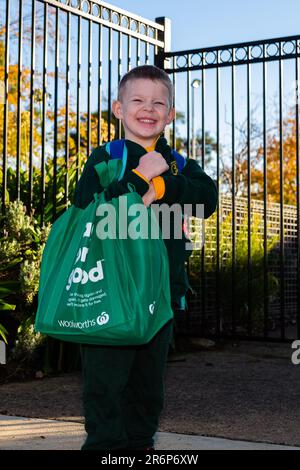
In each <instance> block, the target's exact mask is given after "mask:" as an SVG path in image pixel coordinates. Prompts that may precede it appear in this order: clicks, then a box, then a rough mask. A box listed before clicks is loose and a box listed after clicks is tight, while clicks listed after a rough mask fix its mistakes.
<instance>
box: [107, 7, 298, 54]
mask: <svg viewBox="0 0 300 470" xmlns="http://www.w3.org/2000/svg"><path fill="white" fill-rule="evenodd" d="M108 3H111V4H112V5H115V6H118V7H120V8H123V9H125V10H129V11H130V12H132V13H135V14H137V15H140V16H143V17H145V18H148V19H151V20H154V18H155V17H157V16H167V17H169V18H170V19H171V20H172V31H173V33H172V49H173V50H181V49H189V48H196V47H208V46H218V45H222V44H229V43H235V42H243V41H251V40H259V39H269V38H273V37H279V36H291V35H296V34H300V23H299V18H300V2H299V1H298V0H284V1H283V0H250V1H241V0H211V1H203V0H185V1H179V0H164V1H162V0H146V1H141V0H114V1H112V2H108Z"/></svg>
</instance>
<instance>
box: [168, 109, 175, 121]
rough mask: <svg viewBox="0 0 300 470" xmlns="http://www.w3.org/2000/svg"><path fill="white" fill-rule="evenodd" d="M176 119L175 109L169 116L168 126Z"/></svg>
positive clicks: (171, 110)
mask: <svg viewBox="0 0 300 470" xmlns="http://www.w3.org/2000/svg"><path fill="white" fill-rule="evenodd" d="M174 118H175V108H171V109H170V111H169V115H168V124H170V123H171V122H172V121H173V120H174Z"/></svg>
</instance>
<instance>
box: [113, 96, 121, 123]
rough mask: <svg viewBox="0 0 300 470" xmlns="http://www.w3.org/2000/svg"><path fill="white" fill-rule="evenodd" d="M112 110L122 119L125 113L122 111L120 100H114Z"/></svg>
mask: <svg viewBox="0 0 300 470" xmlns="http://www.w3.org/2000/svg"><path fill="white" fill-rule="evenodd" d="M112 112H113V113H114V115H115V117H116V118H117V119H122V117H123V113H122V105H121V103H120V101H118V100H114V101H113V104H112Z"/></svg>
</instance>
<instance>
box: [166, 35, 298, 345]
mask: <svg viewBox="0 0 300 470" xmlns="http://www.w3.org/2000/svg"><path fill="white" fill-rule="evenodd" d="M299 56H300V36H292V37H286V38H276V39H270V40H264V41H253V42H249V43H241V44H231V45H225V46H220V47H210V48H206V49H191V50H187V51H179V52H167V53H164V54H163V55H162V56H161V63H162V64H163V65H164V67H165V70H166V71H167V72H168V73H169V74H170V75H171V76H172V78H173V82H174V84H175V87H176V89H177V92H176V93H175V105H176V108H177V110H180V111H181V118H182V116H184V117H185V119H184V121H185V123H184V124H181V125H180V123H179V124H178V121H177V122H176V121H175V122H174V124H173V130H172V140H173V145H174V146H177V147H179V148H181V151H183V152H185V153H186V154H187V155H191V156H193V157H194V158H197V159H198V160H199V162H200V163H201V165H202V167H203V168H204V169H206V170H207V171H208V172H209V173H210V174H212V175H214V177H215V179H216V182H217V186H218V191H219V195H220V204H219V208H218V213H217V217H216V220H215V223H216V234H215V245H214V246H215V254H214V267H213V268H210V272H209V273H208V272H207V266H208V265H209V257H208V256H207V255H206V250H207V243H206V244H205V245H204V248H203V249H202V251H201V253H199V257H200V259H201V262H200V265H201V268H200V269H199V282H198V286H197V287H196V291H198V299H197V307H196V308H197V312H198V313H199V311H200V312H201V315H199V316H198V319H199V322H200V318H201V322H202V323H201V324H202V329H203V331H205V327H206V331H209V332H210V333H212V334H217V335H220V334H226V332H227V334H229V335H230V334H231V335H233V336H237V335H240V336H245V337H252V338H253V337H257V338H258V339H259V338H267V337H270V338H271V337H277V338H280V339H281V340H285V339H287V338H288V337H289V338H294V337H298V336H299V333H300V322H299V287H300V286H299V259H300V258H299V253H300V250H299V247H300V245H299V240H300V239H299V220H300V219H299V216H300V199H299V106H298V83H299ZM183 89H185V90H186V91H185V95H184V98H182V96H183V94H182V90H183ZM196 107H198V108H196ZM197 109H198V113H197ZM197 129H198V131H197ZM225 196H226V197H227V198H228V197H230V201H231V202H230V231H229V233H228V234H227V238H229V239H230V248H229V247H228V244H227V245H226V249H227V250H228V249H230V254H228V253H227V255H228V256H230V271H231V272H230V277H231V282H230V285H229V284H227V288H229V292H227V293H226V296H227V297H228V296H229V297H230V298H231V303H230V318H227V329H226V325H225V324H226V322H225V323H224V311H225V310H226V308H224V302H225V299H224V296H223V297H222V295H221V293H222V292H221V291H222V283H223V282H224V275H225V273H224V270H225V271H226V270H228V269H229V268H228V264H227V265H226V266H224V253H222V249H223V248H224V247H222V239H221V238H222V224H223V223H224V218H223V215H224V214H222V210H223V209H222V207H223V206H222V203H221V201H222V200H224V197H225ZM240 197H243V198H244V199H243V201H244V202H243V211H244V215H245V217H246V219H245V221H244V222H245V223H246V240H245V243H246V246H245V245H243V246H242V247H241V246H238V244H237V241H238V237H239V235H240V222H239V206H240V202H239V201H240ZM257 201H259V202H257ZM273 202H275V203H277V208H278V209H277V216H276V217H277V223H276V225H277V230H278V241H277V247H276V253H277V255H278V256H277V261H276V263H277V269H276V278H273V277H272V276H271V273H272V269H273V267H272V266H271V263H272V262H273V261H271V259H273V258H272V257H273V254H274V253H273V252H272V253H271V251H270V247H269V241H270V237H271V231H272V230H271V228H270V226H269V224H268V220H269V218H270V217H269V211H270V210H271V209H270V207H271V206H270V205H271V204H272V203H273ZM257 204H260V210H259V212H260V213H262V227H261V229H260V232H259V236H260V237H261V240H262V247H261V268H262V272H261V274H262V276H260V277H259V279H260V282H261V283H262V285H263V290H262V292H261V291H260V292H259V293H258V292H257V289H258V285H257V282H256V281H257V279H255V276H258V273H257V265H256V264H257V259H254V258H255V257H257V253H254V248H253V246H254V243H255V237H256V238H257V236H258V234H256V235H255V234H254V232H253V217H254V213H255V211H253V207H254V206H255V205H256V206H257ZM286 204H289V205H292V206H293V207H294V209H295V210H294V214H293V222H292V223H293V225H294V229H295V233H294V234H293V236H291V234H290V233H289V230H288V227H287V225H288V218H289V212H290V206H287V205H286ZM244 222H243V223H244ZM210 223H211V221H209V222H208V225H209V224H210ZM245 223H244V227H245ZM223 242H224V240H223ZM291 244H292V246H293V248H292V251H291V249H290V246H291ZM239 245H241V244H240V243H239ZM241 249H244V250H245V249H246V265H245V264H243V269H244V271H246V280H245V278H244V277H243V276H241V253H239V252H238V250H241ZM209 251H210V250H209ZM291 253H292V257H291ZM210 254H211V253H210ZM244 261H245V260H244ZM244 261H243V262H244ZM291 262H292V264H293V269H292V273H289V274H288V270H289V266H290V265H291ZM225 264H226V263H225ZM245 281H246V287H247V289H246V290H247V292H246V293H245V292H243V293H242V294H241V283H243V282H245ZM274 282H275V283H277V289H275V290H276V292H275V290H274ZM291 283H292V284H293V286H294V294H295V295H294V300H293V302H292V306H291V302H289V301H288V292H290V286H291ZM271 284H272V288H271ZM271 290H272V292H271ZM241 295H242V297H243V305H240V302H241V299H240V298H239V297H240V296H241ZM258 295H260V296H261V297H262V299H261V300H262V303H261V302H258V303H257V296H258ZM278 304H279V311H280V314H279V321H276V322H275V323H274V322H273V320H274V317H275V316H276V315H275V311H276V309H275V310H274V305H277V307H278ZM212 305H213V309H214V313H215V316H214V321H212V322H206V321H205V318H206V317H207V314H208V312H209V310H211V308H212ZM241 314H242V317H243V318H242V319H241ZM257 317H258V318H259V319H260V322H259V324H258V323H257V321H256V320H257ZM272 319H273V320H272ZM289 319H290V320H289ZM295 324H296V325H295ZM224 325H225V326H224Z"/></svg>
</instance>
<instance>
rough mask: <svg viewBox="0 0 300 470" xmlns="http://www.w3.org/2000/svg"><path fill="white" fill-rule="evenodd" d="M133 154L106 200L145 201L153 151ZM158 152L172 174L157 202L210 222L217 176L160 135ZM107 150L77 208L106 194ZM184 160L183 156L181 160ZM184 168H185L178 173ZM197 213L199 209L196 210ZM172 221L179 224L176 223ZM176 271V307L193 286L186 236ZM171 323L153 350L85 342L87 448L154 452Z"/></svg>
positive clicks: (78, 193)
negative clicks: (102, 176) (102, 170)
mask: <svg viewBox="0 0 300 470" xmlns="http://www.w3.org/2000/svg"><path fill="white" fill-rule="evenodd" d="M125 145H126V147H127V151H128V157H127V162H126V168H125V173H124V176H123V178H122V179H121V180H120V181H115V182H113V183H111V184H110V185H109V186H108V188H106V190H105V198H106V200H107V201H109V200H111V199H112V198H115V197H118V196H120V195H121V194H125V193H126V192H129V190H130V191H132V190H135V191H136V192H137V193H138V194H139V195H140V196H143V195H144V194H145V193H146V192H147V191H148V188H149V184H148V182H147V180H146V179H145V178H144V177H143V175H141V174H139V173H138V172H137V171H136V170H135V168H136V167H137V166H138V164H139V159H140V158H141V157H142V156H143V155H144V154H145V153H147V152H148V151H150V150H152V149H150V148H148V149H145V148H143V147H142V146H140V145H139V144H137V143H135V142H132V141H130V140H125ZM155 150H156V151H157V152H160V153H161V154H162V156H163V157H164V158H165V159H166V161H167V163H168V164H169V170H168V171H166V172H165V173H164V174H162V175H161V176H160V177H157V178H155V191H156V194H157V196H158V199H157V200H156V201H155V204H163V203H164V204H168V205H172V204H175V203H179V204H181V205H184V204H189V205H192V207H193V211H195V208H196V204H203V205H204V217H205V218H207V217H209V216H210V215H211V214H212V213H213V212H214V210H215V208H216V203H217V191H216V186H215V184H214V182H213V181H212V179H211V178H210V177H209V176H208V175H207V174H206V173H205V172H204V171H203V170H202V169H201V167H200V166H199V165H198V164H197V162H196V161H194V160H188V161H187V162H184V163H183V164H182V165H181V163H182V162H181V161H179V160H178V158H179V159H180V156H179V157H178V158H177V157H176V158H175V156H174V153H173V152H172V150H171V148H170V147H169V145H168V144H167V141H166V139H164V138H163V137H161V138H159V139H158V140H157V142H156V146H155ZM110 158H111V157H110V155H109V153H107V151H106V150H105V145H103V146H101V147H98V148H96V149H95V150H94V151H93V152H92V153H91V155H90V157H89V158H88V160H87V162H86V164H85V167H84V169H83V172H82V175H81V178H80V180H79V182H78V184H77V187H76V190H75V195H74V205H75V206H77V207H81V208H85V207H86V206H87V205H88V204H89V203H90V202H91V201H92V200H93V196H94V193H99V192H102V191H103V188H102V187H101V185H100V182H99V178H98V175H97V173H96V170H95V169H94V166H95V165H96V164H97V163H100V162H102V161H108V160H109V159H110ZM181 158H182V159H183V157H181ZM179 167H180V168H179ZM194 213H195V212H194ZM171 223H172V222H171ZM164 241H165V245H166V248H167V252H168V257H169V266H170V290H171V299H172V305H173V306H175V307H176V306H180V304H182V299H183V298H184V295H185V294H186V292H187V290H188V287H189V284H188V278H187V274H186V270H185V261H186V260H187V257H188V255H189V254H190V253H189V252H188V251H187V250H186V247H185V243H186V241H187V240H186V239H185V237H182V238H180V239H175V238H174V227H171V230H170V238H169V239H167V240H166V239H165V240H164ZM172 327H173V325H172V321H169V322H168V323H167V324H166V325H164V327H163V328H162V329H161V330H160V331H159V332H158V333H157V334H156V335H155V337H154V338H153V339H152V341H150V342H149V343H148V344H146V345H142V346H122V347H116V346H90V345H82V347H81V351H82V356H81V357H82V371H83V404H84V413H85V427H86V431H87V439H86V441H85V443H84V445H83V447H82V449H83V450H88V449H97V450H110V449H124V448H132V449H140V448H145V449H146V448H151V447H153V436H154V434H155V432H156V431H157V429H158V424H159V416H160V414H161V411H162V409H163V402H164V384H163V378H164V372H165V366H166V359H167V354H168V349H169V344H170V341H171V337H172Z"/></svg>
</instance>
